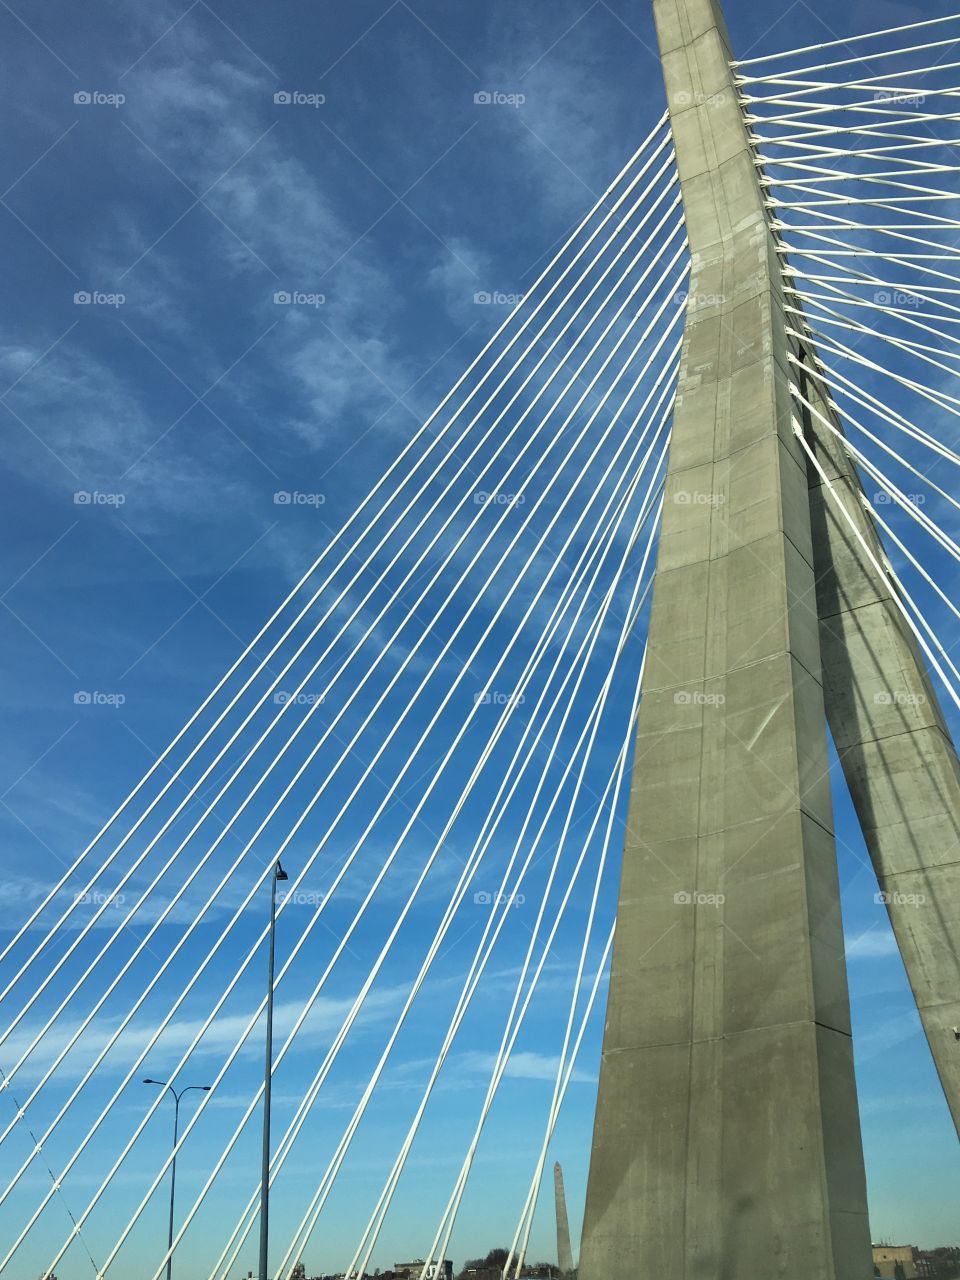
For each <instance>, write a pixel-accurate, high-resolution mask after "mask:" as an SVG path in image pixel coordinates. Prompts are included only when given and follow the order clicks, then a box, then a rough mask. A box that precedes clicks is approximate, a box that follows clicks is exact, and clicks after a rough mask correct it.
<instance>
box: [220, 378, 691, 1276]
mask: <svg viewBox="0 0 960 1280" xmlns="http://www.w3.org/2000/svg"><path fill="white" fill-rule="evenodd" d="M667 392H668V393H670V388H669V386H668V388H667ZM653 412H654V415H656V413H657V408H655V409H654V411H653ZM671 412H672V393H670V400H669V403H668V404H667V406H666V410H665V411H664V412H663V413H662V414H661V423H660V426H658V428H657V431H656V432H655V435H654V440H653V442H652V443H651V446H650V450H652V449H653V447H654V445H655V443H656V440H657V437H658V435H659V433H660V432H661V430H662V428H663V426H664V425H665V423H666V421H667V419H668V418H669V416H670V413H671ZM650 450H648V453H647V456H646V457H645V458H644V459H643V460H642V461H641V464H640V467H639V470H638V471H637V474H636V476H635V478H634V480H633V482H632V483H631V486H630V489H629V490H628V492H627V493H626V494H625V496H624V499H623V500H622V501H621V503H620V512H619V513H618V516H617V521H618V522H619V521H620V520H622V518H623V515H624V514H625V512H626V510H627V507H628V506H629V503H630V500H631V497H632V493H633V492H634V491H635V489H636V487H637V486H638V484H639V481H640V477H641V476H642V474H643V471H644V469H645V466H646V461H647V458H648V457H649V453H650ZM665 452H666V445H664V446H663V449H662V451H661V456H660V459H659V460H658V462H657V464H656V466H655V468H654V472H653V478H652V479H651V482H650V486H649V487H648V490H647V495H646V497H645V499H644V503H643V507H642V509H641V514H640V517H639V518H638V523H637V526H636V530H635V533H636V535H637V536H638V535H639V531H640V530H641V529H642V527H643V524H644V522H645V521H646V520H647V519H648V517H649V515H650V512H651V510H652V504H651V497H650V495H651V491H652V489H653V487H654V485H655V483H656V478H657V475H658V473H659V471H660V468H661V466H662V465H663V461H664V457H665ZM631 469H632V464H631ZM652 540H653V530H651V532H650V535H649V537H648V548H649V546H650V545H651V544H652ZM633 541H634V539H633V538H631V540H630V544H628V548H627V551H626V553H625V555H624V557H623V560H622V561H621V565H620V569H619V570H618V572H617V574H616V576H615V579H614V585H615V583H616V581H617V579H618V578H619V576H620V574H621V573H622V569H623V563H624V562H625V560H626V557H627V556H628V555H629V547H630V545H632V542H633ZM644 567H645V561H644V565H643V566H641V575H642V570H643V568H644ZM594 581H595V577H594ZM614 585H611V587H610V588H609V589H608V594H607V597H606V598H605V600H604V602H603V604H602V606H601V609H600V611H599V612H598V614H597V617H596V619H595V620H593V621H592V622H591V626H590V628H589V629H588V632H587V634H586V635H585V636H584V638H583V640H582V641H581V643H580V647H579V649H578V652H577V654H576V655H575V657H574V659H573V661H572V662H571V663H569V664H567V669H566V672H565V674H564V678H563V682H562V684H561V687H560V689H559V690H558V691H557V693H556V695H555V696H552V691H551V681H552V679H553V676H554V675H555V674H556V672H557V670H558V668H559V667H560V666H561V664H562V657H563V654H562V653H561V654H560V655H558V658H557V660H556V662H555V664H554V669H553V671H552V672H551V677H550V680H548V682H547V684H546V685H545V686H544V688H543V690H542V692H541V694H540V696H539V698H538V701H537V704H536V706H535V707H534V708H533V710H532V711H531V713H530V718H529V721H528V723H527V725H526V726H525V729H524V734H523V739H522V741H521V742H520V744H519V745H518V748H517V753H515V756H514V761H513V762H511V768H510V770H508V771H507V772H506V773H505V774H504V776H503V778H502V780H501V782H500V786H499V788H498V791H497V795H496V796H495V798H494V801H493V803H492V805H491V807H490V812H489V814H488V816H487V817H486V818H485V820H484V823H483V826H482V828H481V831H480V833H479V835H478V838H477V841H476V843H475V845H474V849H473V851H472V853H471V855H470V857H468V859H467V862H466V864H465V867H464V873H463V876H462V877H461V885H462V890H461V886H458V890H457V892H456V893H455V895H454V900H453V901H452V903H451V908H450V914H449V915H448V916H446V917H445V919H444V921H443V922H442V923H441V926H440V928H439V930H437V932H436V946H435V947H432V948H431V953H430V955H428V958H427V961H426V962H425V963H426V964H429V961H430V960H431V959H432V956H433V955H434V954H435V953H436V949H438V948H439V945H440V943H441V942H442V941H443V938H444V936H445V934H446V931H447V928H448V927H449V925H450V923H452V918H453V912H455V910H456V908H457V907H458V906H459V903H460V901H461V900H462V896H463V894H465V892H466V887H467V885H468V883H469V879H470V878H471V877H472V876H473V875H474V874H475V871H476V867H477V866H478V865H479V862H480V860H482V858H483V857H484V856H485V855H486V853H487V851H488V849H489V847H490V844H491V842H492V840H493V838H494V835H495V833H496V830H497V827H498V825H499V823H500V821H501V819H502V817H503V816H504V814H505V813H506V812H507V809H508V807H509V805H510V803H511V801H512V799H513V796H514V794H515V793H516V790H517V787H518V785H519V783H520V781H521V780H522V778H523V776H524V774H525V772H526V770H527V768H528V767H531V766H532V764H533V759H534V755H533V753H534V751H535V750H536V748H537V746H538V744H539V743H540V741H541V740H542V738H543V736H544V732H545V730H546V728H547V725H548V724H549V721H550V719H551V717H552V714H553V710H554V709H556V707H557V706H562V707H563V715H562V718H561V722H560V724H559V725H558V726H557V728H556V729H555V730H554V731H553V735H552V737H553V745H552V747H551V753H550V758H549V760H548V767H545V768H544V769H543V770H542V772H541V775H540V778H539V780H538V783H537V786H536V789H535V792H534V795H533V797H532V799H531V801H530V804H529V807H528V809H527V814H526V817H525V820H524V823H523V826H522V828H521V830H520V832H519V833H518V835H517V836H516V837H515V838H514V839H512V841H511V843H512V847H513V852H512V854H511V857H510V860H509V862H508V865H507V868H506V870H505V871H504V873H503V876H502V878H501V883H500V886H499V888H498V891H497V894H496V895H495V897H494V899H493V901H494V907H495V910H494V912H492V913H491V916H490V917H489V918H488V921H487V924H486V926H485V928H484V931H483V936H482V937H481V939H480V942H479V944H478V949H477V950H478V957H479V954H480V952H481V951H483V949H484V945H485V943H486V940H487V938H488V936H489V934H490V932H491V930H493V926H494V924H495V923H496V924H497V928H496V930H495V933H494V939H493V942H494V944H495V942H496V938H497V937H498V936H499V933H500V930H501V929H502V925H503V921H504V920H505V919H506V916H507V914H508V913H509V904H510V903H511V902H512V901H515V900H516V894H517V892H518V890H519V888H520V885H521V884H522V881H523V877H524V875H525V873H526V870H527V868H528V867H529V865H530V862H531V860H532V857H533V853H534V852H535V848H536V844H535V845H534V847H533V849H531V852H530V853H529V854H528V857H527V860H526V862H525V864H524V868H523V871H522V872H521V875H520V877H519V878H518V880H517V882H516V883H515V884H514V886H513V887H512V889H511V890H510V891H509V892H508V891H507V888H506V886H507V882H508V880H509V876H510V873H511V870H512V868H513V865H514V863H515V862H516V859H517V858H518V856H519V852H520V849H521V847H522V846H523V843H524V840H525V833H526V829H527V827H528V825H529V823H530V822H531V821H532V818H533V813H534V811H535V810H536V806H537V804H538V802H539V798H540V794H541V791H542V790H543V787H544V785H545V783H546V780H547V777H548V768H549V764H550V763H551V762H552V758H553V756H554V755H555V754H556V753H557V749H558V743H559V741H560V738H561V735H562V734H563V732H564V730H565V728H566V724H567V721H568V720H569V718H570V716H571V714H572V711H573V706H574V701H575V699H576V697H577V694H578V692H579V690H580V687H581V685H582V681H583V677H584V675H585V674H586V671H587V669H588V664H589V661H590V659H591V657H592V655H593V652H594V648H595V646H596V643H597V640H598V638H599V636H600V628H601V624H602V621H603V619H604V618H605V617H606V615H607V613H608V611H609V607H610V603H611V601H612V599H613V596H614ZM592 589H593V583H591V585H590V588H589V589H588V591H587V592H586V593H585V594H584V598H583V601H582V603H581V606H580V608H579V609H578V614H577V617H576V618H575V620H574V628H575V626H576V624H577V622H578V621H579V618H580V615H581V614H582V611H583V608H584V606H585V605H586V603H587V601H588V599H589V597H590V593H591V591H592ZM575 673H576V675H577V679H576V682H575V684H574V688H573V690H572V691H571V692H570V693H567V686H568V685H569V683H570V681H571V679H572V678H573V676H574V674H575ZM548 697H549V699H550V701H549V703H548ZM545 704H546V705H548V706H549V707H550V710H549V712H548V715H547V717H546V720H544V721H543V722H542V723H541V724H540V727H539V729H538V732H537V735H536V738H535V740H534V742H533V743H532V745H531V747H530V748H529V749H528V750H525V743H526V738H527V736H528V734H529V733H530V732H531V730H532V728H533V727H534V725H535V724H537V723H538V716H539V712H540V708H541V706H543V705H545ZM576 754H577V752H576V749H575V750H574V752H573V753H572V755H573V756H574V757H575V756H576ZM518 758H519V759H521V760H522V761H523V763H522V767H521V769H520V771H519V772H518V773H517V775H516V777H511V773H512V770H513V765H514V764H515V762H516V760H517V759H518ZM568 772H569V769H568ZM566 776H567V775H566V773H565V774H564V779H561V782H560V783H559V784H558V785H557V787H556V789H555V791H554V794H553V796H552V798H551V801H550V809H549V810H548V815H547V816H548V817H549V814H550V813H551V812H552V810H553V808H554V807H555V806H556V804H557V803H558V801H559V798H560V792H561V790H562V786H563V783H564V780H565V778H566ZM508 784H509V789H508ZM504 793H506V796H505V798H504ZM501 906H502V907H503V911H504V913H503V916H502V918H501V919H500V920H499V921H497V916H496V910H497V909H499V908H500V907H501ZM490 951H492V945H491V947H490ZM489 953H490V952H489V951H488V953H487V955H488V956H489ZM484 965H485V960H484V961H483V962H482V963H480V964H479V966H478V963H477V960H475V962H474V964H473V965H472V966H471V971H470V973H469V974H468V977H467V979H466V982H465V984H464V990H463V992H462V993H461V999H460V1002H459V1003H458V1006H457V1010H456V1011H455V1013H454V1017H453V1019H452V1021H451V1030H450V1031H448V1036H447V1039H446V1041H445V1047H444V1049H443V1050H442V1051H441V1058H440V1059H439V1060H438V1065H437V1067H436V1068H435V1074H434V1075H433V1076H432V1077H431V1083H430V1085H429V1086H428V1090H427V1096H429V1091H430V1088H432V1083H433V1080H435V1078H436V1074H437V1073H438V1072H439V1067H440V1066H441V1065H442V1059H443V1057H445V1054H446V1049H447V1048H448V1047H449V1044H450V1043H451V1042H452V1039H453V1036H454V1035H455V1034H456V1029H457V1028H458V1027H459V1023H460V1021H461V1020H462V1017H463V1014H464V1013H465V1012H466V1008H467V1006H468V1004H469V1001H470V999H471V997H472V995H473V991H474V990H475V989H476V983H477V982H478V981H479V976H480V974H481V973H482V969H483V967H484ZM423 973H425V970H422V971H421V974H423ZM420 981H421V979H420V978H418V980H417V983H416V984H415V990H414V991H413V992H412V993H411V997H410V998H409V999H408V1003H407V1004H406V1005H405V1007H404V1010H403V1011H402V1013H401V1015H400V1018H399V1019H398V1021H397V1024H396V1027H395V1032H394V1035H392V1036H391V1038H390V1040H389V1041H388V1045H387V1048H386V1049H385V1050H384V1053H383V1055H382V1056H381V1059H380V1063H379V1064H378V1067H377V1068H376V1070H375V1071H374V1073H373V1076H372V1077H371V1080H370V1082H369V1083H368V1085H367V1088H366V1090H365V1091H364V1095H363V1097H362V1098H361V1101H360V1103H359V1104H358V1107H357V1109H356V1111H355V1112H354V1115H353V1118H352V1120H351V1122H350V1124H349V1125H348V1127H347V1130H346V1132H345V1134H344V1136H343V1138H342V1139H341V1143H340V1146H339V1147H338V1148H337V1152H336V1153H335V1156H334V1159H333V1161H332V1162H331V1164H330V1166H329V1167H328V1170H327V1172H326V1174H325V1175H324V1178H323V1179H322V1180H321V1193H320V1194H323V1191H322V1189H323V1187H325V1186H332V1179H333V1178H334V1177H335V1176H336V1173H337V1171H338V1170H339V1167H340V1164H342V1161H343V1158H344V1156H345V1154H346V1150H347V1148H348V1147H349V1144H350V1142H351V1140H352V1137H353V1134H354V1133H355V1132H356V1128H357V1127H358V1125H359V1123H360V1120H361V1118H362V1115H363V1112H364V1110H365V1109H366V1105H367V1102H368V1101H369V1099H370V1097H371V1095H372V1092H373V1090H374V1088H375V1086H376V1084H377V1082H378V1080H379V1078H380V1074H381V1073H382V1071H383V1068H384V1066H385V1064H386V1061H387V1058H388V1057H389V1053H390V1051H391V1049H392V1046H393V1043H394V1041H395V1039H396V1035H397V1034H399V1031H400V1028H401V1026H402V1024H403V1021H404V1020H405V1018H406V1014H407V1012H408V1009H409V1005H410V1003H412V999H413V997H414V996H415V994H416V990H418V989H419V984H420ZM328 1070H329V1064H328V1062H325V1063H324V1064H323V1066H322V1067H321V1068H320V1070H319V1071H318V1072H317V1074H316V1076H315V1077H314V1080H313V1082H312V1083H311V1085H310V1088H309V1089H308V1090H307V1092H306V1094H305V1095H304V1098H303V1099H302V1101H301V1103H300V1106H299V1107H298V1110H297V1113H296V1115H295V1116H294V1117H293V1120H292V1121H291V1122H290V1125H289V1126H288V1128H287V1131H286V1133H285V1134H284V1136H283V1138H282V1140H281V1142H280V1144H279V1147H278V1150H277V1153H276V1155H275V1156H274V1158H273V1160H272V1161H271V1170H270V1182H271V1185H272V1184H273V1182H274V1181H275V1179H276V1177H277V1175H278V1173H279V1170H280V1168H281V1167H282V1165H283V1162H284V1160H285V1159H286V1157H287V1155H288V1154H289V1151H290V1149H291V1147H292V1144H293V1142H294V1140H295V1139H296V1136H297V1135H298V1133H299V1132H300V1129H301V1128H302V1125H303V1122H304V1120H305V1119H306V1117H307V1114H308V1112H309V1109H310V1107H311V1106H312V1105H313V1102H314V1101H315V1098H316V1096H317V1094H318V1092H319V1089H320V1087H321V1085H322V1083H323V1081H324V1079H325V1078H326V1074H327V1072H328ZM425 1105H426V1102H425V1101H424V1103H423V1107H424V1108H425ZM420 1114H422V1111H421V1113H420ZM257 1197H258V1192H257V1191H256V1190H255V1191H254V1193H253V1194H252V1195H251V1197H250V1200H249V1202H248V1205H247V1208H246V1210H245V1214H244V1215H241V1218H240V1220H239V1221H238V1223H237V1226H236V1227H235V1228H234V1232H233V1234H232V1235H231V1237H230V1239H229V1240H228V1242H227V1245H226V1246H225V1247H224V1250H223V1252H222V1253H221V1255H220V1258H219V1259H218V1261H217V1264H216V1266H215V1267H214V1268H213V1271H212V1272H211V1276H212V1277H213V1276H216V1275H218V1274H220V1273H221V1272H222V1274H223V1276H224V1277H226V1276H227V1275H228V1274H229V1272H230V1269H231V1268H232V1267H233V1265H234V1263H235V1261H236V1258H237V1255H238V1253H239V1250H240V1248H241V1247H242V1244H243V1241H244V1240H245V1239H246V1236H247V1234H248V1232H249V1231H250V1229H251V1228H252V1226H253V1223H254V1222H255V1221H256V1217H257V1207H256V1206H257ZM325 1198H326V1196H325V1194H323V1199H324V1200H325ZM245 1215H249V1216H248V1220H247V1223H246V1226H245V1227H243V1232H242V1235H241V1234H240V1232H241V1227H242V1226H243V1218H244V1216H245ZM295 1239H296V1237H294V1240H295ZM292 1248H293V1243H291V1249H292ZM231 1251H232V1252H231ZM228 1253H230V1254H231V1256H230V1258H229V1259H228V1260H227V1261H226V1264H225V1262H224V1260H225V1259H226V1257H227V1254H228ZM288 1263H289V1251H288V1256H287V1257H286V1258H285V1259H284V1262H283V1264H282V1267H281V1270H283V1269H285V1268H286V1266H287V1265H288Z"/></svg>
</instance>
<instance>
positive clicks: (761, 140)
mask: <svg viewBox="0 0 960 1280" xmlns="http://www.w3.org/2000/svg"><path fill="white" fill-rule="evenodd" d="M830 132H831V133H832V132H833V130H831V131H830ZM847 132H853V133H856V132H858V131H857V130H856V129H854V130H851V131H847ZM878 136H882V137H888V136H890V135H888V134H882V135H877V134H871V138H875V137H878ZM894 136H899V135H894ZM903 136H904V137H905V138H909V139H910V140H909V141H908V142H902V143H900V144H899V145H894V146H892V147H870V148H863V149H860V148H857V147H836V146H834V147H823V146H820V145H819V144H818V143H815V142H811V141H810V140H809V138H808V137H807V135H804V138H803V141H793V140H791V139H790V138H776V137H772V138H771V137H767V136H766V135H763V136H761V135H760V134H752V135H751V136H750V141H751V142H752V143H753V144H754V145H755V146H758V147H759V146H764V147H788V148H790V149H791V150H793V151H801V152H805V153H807V158H808V159H810V160H816V159H822V160H828V159H840V160H857V159H860V158H861V157H863V158H866V159H868V160H877V159H880V158H881V157H882V158H883V159H885V160H896V161H898V162H899V163H901V164H907V163H910V164H913V163H916V162H914V161H912V160H909V159H908V158H907V157H903V156H897V155H894V154H893V153H894V152H897V151H923V150H926V149H927V148H928V147H942V148H943V149H947V148H950V147H953V146H956V145H957V143H958V142H960V138H912V137H911V135H910V134H904V135H903ZM768 163H770V164H786V163H787V160H786V159H785V158H777V159H775V160H768Z"/></svg>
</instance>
